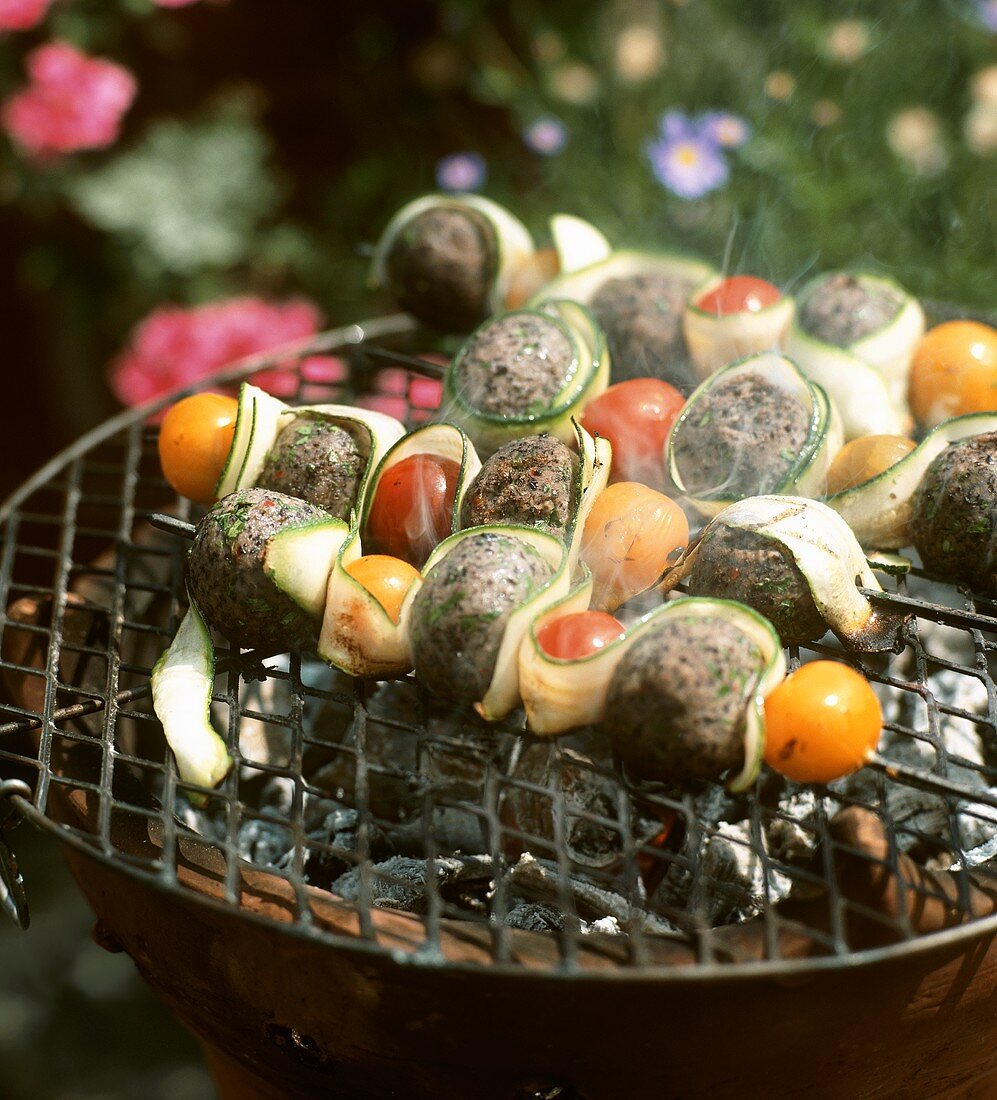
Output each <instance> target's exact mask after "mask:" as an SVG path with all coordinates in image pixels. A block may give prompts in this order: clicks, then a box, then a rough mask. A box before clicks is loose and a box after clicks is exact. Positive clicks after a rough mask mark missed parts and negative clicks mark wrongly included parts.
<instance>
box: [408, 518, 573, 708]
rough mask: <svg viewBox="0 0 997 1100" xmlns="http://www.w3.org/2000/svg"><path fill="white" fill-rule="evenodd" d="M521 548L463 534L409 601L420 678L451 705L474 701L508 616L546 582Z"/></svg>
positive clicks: (538, 561)
mask: <svg viewBox="0 0 997 1100" xmlns="http://www.w3.org/2000/svg"><path fill="white" fill-rule="evenodd" d="M551 573H552V570H551V567H550V566H549V565H548V564H547V562H546V561H545V560H544V559H543V558H542V557H541V556H540V555H539V554H538V553H537V552H536V551H535V550H534V549H533V548H532V547H531V546H528V545H527V544H526V543H525V542H522V541H521V540H519V539H515V538H509V537H506V536H504V535H497V534H492V533H490V532H482V533H481V534H476V535H468V536H467V538H465V539H463V540H462V541H461V542H460V543H459V544H458V545H457V546H455V547H454V548H453V549H452V550H451V551H450V553H449V554H447V556H446V557H445V558H443V560H442V561H440V562H438V563H437V564H436V565H435V566H434V567H433V568H432V569H431V570H430V572H429V574H428V576H427V577H426V580H425V583H424V584H423V586H422V588H420V589H419V592H418V594H417V595H416V597H415V600H414V601H413V603H412V618H411V631H412V651H413V654H414V656H415V670H416V674H417V675H418V676H419V679H420V680H421V681H422V682H423V683H424V684H425V685H426V687H428V688H429V690H430V691H433V692H435V693H436V694H438V695H443V696H446V697H447V698H449V699H453V700H455V701H457V702H462V703H472V702H477V701H480V700H481V699H482V698H483V697H484V695H485V693H486V692H487V690H488V685H489V684H490V683H491V679H492V673H493V672H494V671H495V662H496V660H497V658H498V651H499V647H500V646H501V644H502V637H503V635H504V633H505V626H506V623H507V621H508V619H509V616H510V615H511V614H512V612H513V611H515V610H516V608H517V607H519V605H520V604H522V603H523V601H524V600H526V599H527V597H529V596H530V595H531V594H532V593H533V592H535V591H536V590H537V589H538V588H539V587H540V586H541V585H543V584H544V583H545V582H546V581H547V580H549V579H550V576H551Z"/></svg>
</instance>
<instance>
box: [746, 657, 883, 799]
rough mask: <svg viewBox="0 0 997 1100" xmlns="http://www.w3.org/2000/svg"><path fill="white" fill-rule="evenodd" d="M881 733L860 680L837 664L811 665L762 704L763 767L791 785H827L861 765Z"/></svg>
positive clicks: (877, 710)
mask: <svg viewBox="0 0 997 1100" xmlns="http://www.w3.org/2000/svg"><path fill="white" fill-rule="evenodd" d="M882 728H883V711H882V708H881V707H880V705H879V700H878V699H877V698H876V693H875V692H874V691H873V690H872V688H871V687H870V686H869V683H868V681H867V680H866V679H865V677H864V676H862V675H860V674H859V673H858V672H856V671H855V669H853V668H849V667H848V665H843V664H841V662H840V661H814V662H813V663H812V664H808V665H803V666H802V667H800V668H798V669H797V670H796V671H795V672H794V673H792V674H791V675H789V676H787V677H786V679H785V680H783V682H782V683H781V684H779V686H778V687H777V688H776V689H775V690H774V691H773V692H772V693H771V694H770V695H769V697H768V698H767V699H766V700H765V762H766V763H767V764H768V765H769V767H771V768H774V769H775V770H776V771H777V772H781V773H782V774H783V775H785V776H788V777H789V778H790V779H795V780H796V782H797V783H830V782H831V781H832V780H834V779H840V778H841V777H842V776H843V775H850V774H851V773H852V772H853V771H856V770H857V769H858V768H861V767H862V765H863V764H865V762H866V761H867V760H868V758H869V754H870V753H872V752H874V751H875V748H876V745H877V744H878V742H879V734H880V732H881V730H882Z"/></svg>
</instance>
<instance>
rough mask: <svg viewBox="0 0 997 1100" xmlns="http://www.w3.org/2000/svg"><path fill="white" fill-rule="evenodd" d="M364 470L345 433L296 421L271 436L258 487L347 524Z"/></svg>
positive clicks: (310, 420)
mask: <svg viewBox="0 0 997 1100" xmlns="http://www.w3.org/2000/svg"><path fill="white" fill-rule="evenodd" d="M365 466H366V459H365V458H364V456H363V454H362V453H361V451H360V448H359V447H358V446H357V441H356V440H355V439H354V438H353V436H352V435H351V434H350V433H349V432H348V431H345V430H344V429H343V428H340V427H338V426H337V425H335V424H333V423H331V422H330V421H328V420H322V419H321V418H319V417H314V416H299V417H296V418H295V419H294V420H292V421H291V423H290V424H288V426H287V427H286V428H285V429H284V430H283V431H282V432H281V433H280V435H279V436H277V441H276V443H274V445H273V447H272V448H271V449H270V453H269V454H268V455H267V460H266V463H265V465H264V467H263V471H262V473H261V474H260V477H259V481H258V484H259V485H260V486H261V487H262V488H264V489H272V490H274V491H275V492H278V493H285V494H286V495H287V496H289V497H299V498H300V499H301V500H307V501H308V502H309V503H311V504H314V505H316V506H317V507H319V508H323V509H324V510H325V511H326V512H328V513H329V514H330V515H332V516H336V517H337V518H338V519H349V517H350V509H351V508H353V506H354V504H355V503H356V499H357V493H358V492H359V489H360V482H361V480H362V479H363V473H364V467H365Z"/></svg>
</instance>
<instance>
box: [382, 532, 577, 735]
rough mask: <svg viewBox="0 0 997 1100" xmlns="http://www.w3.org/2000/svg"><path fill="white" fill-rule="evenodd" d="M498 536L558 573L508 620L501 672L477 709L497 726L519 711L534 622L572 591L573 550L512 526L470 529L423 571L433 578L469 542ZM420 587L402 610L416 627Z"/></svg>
mask: <svg viewBox="0 0 997 1100" xmlns="http://www.w3.org/2000/svg"><path fill="white" fill-rule="evenodd" d="M486 533H490V534H495V535H499V536H501V537H503V538H509V539H518V540H520V541H522V542H524V543H526V544H527V546H529V547H530V548H531V549H532V550H533V551H534V552H536V553H537V554H539V555H540V557H541V558H543V559H544V560H545V561H546V562H547V563H548V565H549V566H550V567H551V569H552V570H553V572H552V574H551V576H550V577H549V578H548V579H547V581H546V582H545V583H544V584H542V585H540V586H539V587H538V588H537V589H536V590H535V591H534V592H533V593H532V594H531V595H530V596H529V597H528V598H527V599H526V600H524V601H523V602H522V603H521V604H520V605H519V606H518V607H516V608H515V610H513V611H512V613H511V614H510V615H509V617H508V619H507V620H506V624H505V630H504V631H503V633H502V640H501V642H500V644H499V649H498V655H497V658H496V661H495V667H494V670H493V672H492V676H491V681H490V683H489V685H488V688H487V690H486V691H485V692H484V694H483V697H482V698H481V699H480V700H477V701H475V703H474V709H475V710H476V711H477V712H478V714H480V715H481V717H482V718H484V719H485V720H486V721H496V720H497V719H499V718H503V717H505V715H507V714H509V713H510V712H511V711H513V710H515V708H516V707H517V706H518V705H519V702H520V694H519V647H520V643H521V642H522V640H523V637H524V635H525V634H526V632H527V630H528V629H529V627H530V624H531V623H532V622H533V620H534V619H535V618H536V617H537V616H538V615H540V614H542V613H543V612H544V611H545V610H546V609H547V608H548V607H550V606H551V605H552V604H554V603H556V602H558V601H559V600H561V599H563V598H564V597H565V596H566V595H567V594H568V591H569V588H570V583H571V581H570V575H569V569H568V549H567V547H566V546H565V545H564V543H563V542H561V540H560V539H558V538H556V537H555V536H554V535H549V534H547V533H546V532H544V531H538V530H536V529H535V528H533V527H521V526H516V525H512V524H495V525H491V526H482V527H469V528H467V529H466V530H464V531H458V532H457V534H455V535H451V536H450V538H448V539H444V541H443V542H441V543H440V545H439V546H438V547H437V548H436V550H435V551H434V552H433V553H432V554H431V555H430V557H429V560H428V561H427V562H426V567H425V569H424V571H423V575H424V577H426V578H428V577H429V576H430V574H431V573H432V571H433V569H434V567H435V566H437V565H438V564H439V563H440V562H441V561H443V559H444V558H445V557H446V556H447V555H448V554H449V553H451V552H452V551H453V550H454V549H455V548H456V547H457V546H459V545H460V543H461V542H462V541H463V540H464V539H468V538H471V537H473V536H475V535H481V534H486ZM416 588H417V586H415V585H414V586H413V589H412V590H410V591H409V593H408V595H407V596H406V598H405V603H404V605H403V607H402V620H403V621H404V622H407V623H410V619H409V616H410V614H411V605H412V602H413V601H414V599H415V596H416V594H417V593H416V591H415V589H416Z"/></svg>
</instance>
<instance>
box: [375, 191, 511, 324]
mask: <svg viewBox="0 0 997 1100" xmlns="http://www.w3.org/2000/svg"><path fill="white" fill-rule="evenodd" d="M386 267H387V276H388V279H387V281H388V289H389V290H390V291H391V293H392V294H393V295H394V297H395V298H396V299H397V300H398V302H399V303H400V304H401V305H403V306H404V307H405V308H406V309H408V310H409V311H411V312H412V313H414V314H415V316H416V317H418V318H419V319H420V320H422V321H425V322H426V323H427V324H430V325H433V326H434V327H435V328H438V329H441V330H443V331H445V332H467V331H468V330H470V329H472V328H474V326H475V325H476V324H478V323H479V322H481V321H483V320H484V319H485V317H487V316H488V314H489V312H490V304H489V295H490V294H491V290H492V286H493V284H494V281H495V277H496V273H497V271H498V238H497V236H496V233H495V229H494V227H493V226H492V223H491V222H490V221H489V220H488V218H486V217H485V216H484V214H481V213H479V212H478V211H477V210H470V209H463V208H461V209H458V208H457V207H452V206H445V205H441V206H438V207H434V208H432V209H430V210H425V211H423V212H422V213H421V214H417V215H416V216H415V217H414V218H412V219H411V221H409V222H408V223H407V224H406V225H405V226H404V227H403V228H402V230H401V232H400V233H399V234H398V238H397V240H396V241H395V242H394V244H393V245H392V246H391V250H390V252H389V253H388V256H387V262H386Z"/></svg>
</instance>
